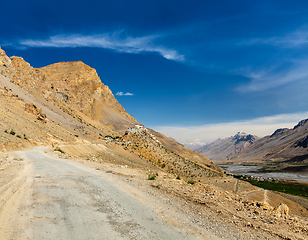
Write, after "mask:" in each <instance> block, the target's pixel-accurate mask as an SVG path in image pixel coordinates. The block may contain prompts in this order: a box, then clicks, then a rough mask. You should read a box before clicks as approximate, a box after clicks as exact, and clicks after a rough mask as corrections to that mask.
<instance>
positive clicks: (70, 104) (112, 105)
mask: <svg viewBox="0 0 308 240" xmlns="http://www.w3.org/2000/svg"><path fill="white" fill-rule="evenodd" d="M11 60H12V65H13V68H14V70H15V72H16V75H17V77H18V78H13V81H14V82H16V83H18V84H19V85H20V86H21V87H23V88H24V89H27V90H28V91H29V92H31V93H32V94H35V92H36V93H38V94H39V95H42V96H44V97H45V98H46V99H48V100H51V101H53V102H55V103H57V104H58V105H59V106H60V107H61V108H64V109H66V111H70V112H73V114H74V115H77V116H79V115H80V114H79V113H81V114H83V115H85V116H87V117H90V118H91V119H92V120H94V121H97V122H99V123H101V124H104V125H112V126H113V128H114V129H115V130H117V131H120V132H122V131H124V130H126V129H127V127H131V126H133V125H134V124H136V123H137V122H136V119H135V118H133V117H132V116H131V115H129V114H128V113H127V112H126V111H125V109H124V108H123V107H122V106H121V105H120V104H119V102H118V101H117V100H116V99H115V98H114V96H113V94H112V92H111V90H110V89H109V88H108V86H106V85H104V84H103V83H102V82H101V80H100V78H99V77H98V75H97V72H96V70H95V69H93V68H91V67H89V66H88V65H86V64H84V63H83V62H81V61H77V62H60V63H55V64H52V65H49V66H46V67H43V68H33V67H31V66H30V64H29V63H27V62H25V61H24V60H23V59H22V58H20V57H12V58H11Z"/></svg>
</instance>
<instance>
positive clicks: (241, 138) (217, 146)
mask: <svg viewBox="0 0 308 240" xmlns="http://www.w3.org/2000/svg"><path fill="white" fill-rule="evenodd" d="M258 139H259V138H258V137H257V136H254V135H251V134H246V133H241V132H238V133H237V134H236V135H234V136H232V137H228V138H225V139H218V140H216V141H214V142H212V143H210V144H207V145H205V146H203V147H200V148H198V149H196V151H197V152H198V153H201V154H203V155H205V156H207V157H208V158H210V159H212V160H225V159H230V158H231V157H233V156H236V155H237V154H239V153H241V152H242V151H243V150H244V149H246V148H248V147H249V146H251V145H252V144H253V143H254V142H255V141H256V140H258Z"/></svg>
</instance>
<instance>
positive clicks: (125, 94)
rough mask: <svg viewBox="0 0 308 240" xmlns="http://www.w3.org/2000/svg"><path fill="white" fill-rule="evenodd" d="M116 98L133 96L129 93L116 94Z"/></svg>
mask: <svg viewBox="0 0 308 240" xmlns="http://www.w3.org/2000/svg"><path fill="white" fill-rule="evenodd" d="M116 96H134V94H133V93H129V92H127V93H123V92H117V93H116Z"/></svg>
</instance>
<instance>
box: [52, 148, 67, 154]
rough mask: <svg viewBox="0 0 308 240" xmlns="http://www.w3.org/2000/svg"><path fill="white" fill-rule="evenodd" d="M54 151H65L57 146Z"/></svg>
mask: <svg viewBox="0 0 308 240" xmlns="http://www.w3.org/2000/svg"><path fill="white" fill-rule="evenodd" d="M54 151H58V152H60V153H63V154H64V153H65V152H64V151H63V150H62V149H61V148H55V150H54Z"/></svg>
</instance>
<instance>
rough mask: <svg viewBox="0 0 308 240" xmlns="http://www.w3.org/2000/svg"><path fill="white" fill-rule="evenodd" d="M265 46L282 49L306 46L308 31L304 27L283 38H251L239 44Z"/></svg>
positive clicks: (307, 43)
mask: <svg viewBox="0 0 308 240" xmlns="http://www.w3.org/2000/svg"><path fill="white" fill-rule="evenodd" d="M256 44H266V45H274V46H277V47H282V48H296V47H302V46H304V45H308V29H307V27H304V28H302V29H299V30H296V31H294V32H291V33H288V34H286V35H284V36H276V37H268V38H251V39H245V40H243V41H240V42H239V45H256Z"/></svg>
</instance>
